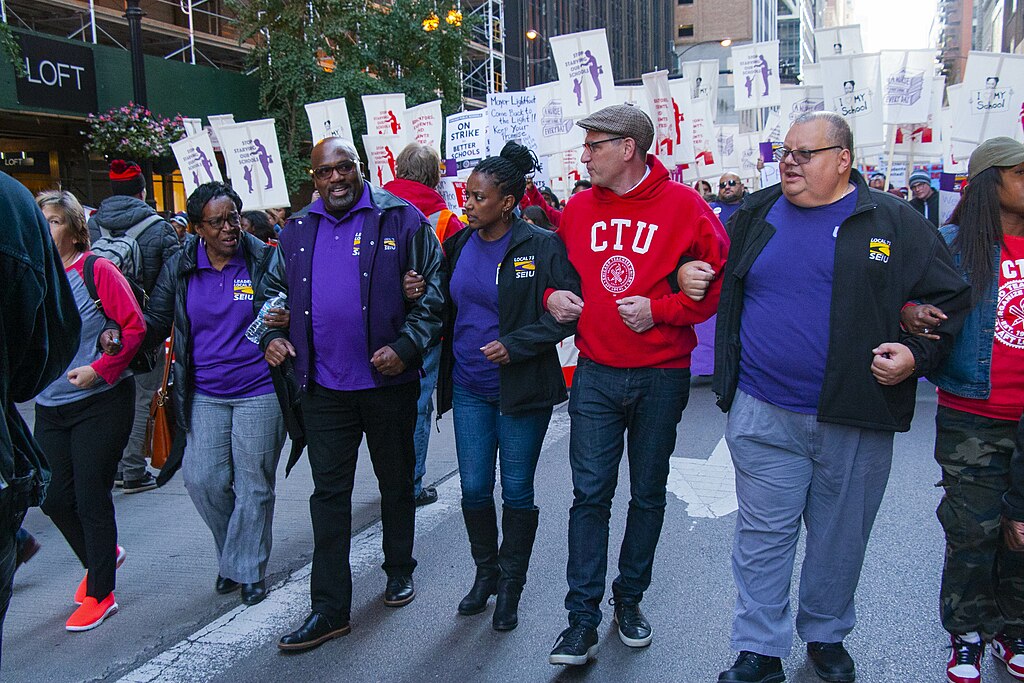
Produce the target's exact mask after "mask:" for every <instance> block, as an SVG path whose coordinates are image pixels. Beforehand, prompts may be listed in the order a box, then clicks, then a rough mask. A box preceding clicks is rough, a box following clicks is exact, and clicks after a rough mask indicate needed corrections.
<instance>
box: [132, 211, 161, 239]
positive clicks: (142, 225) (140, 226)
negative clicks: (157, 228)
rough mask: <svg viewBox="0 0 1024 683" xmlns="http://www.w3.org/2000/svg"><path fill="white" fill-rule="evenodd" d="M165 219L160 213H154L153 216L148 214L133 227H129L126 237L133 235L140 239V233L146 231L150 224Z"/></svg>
mask: <svg viewBox="0 0 1024 683" xmlns="http://www.w3.org/2000/svg"><path fill="white" fill-rule="evenodd" d="M163 220H164V219H163V217H162V216H161V215H160V214H158V213H154V214H153V215H152V216H147V217H146V218H143V219H142V220H141V221H139V222H138V223H136V224H135V225H133V226H132V227H130V228H128V230H127V231H125V233H124V234H125V236H126V237H131V238H132V239H134V240H137V239H139V235H141V234H142V233H144V232H146V230H147V229H148V228H149V227H150V226H153V225H156V224H157V223H160V222H161V221H163Z"/></svg>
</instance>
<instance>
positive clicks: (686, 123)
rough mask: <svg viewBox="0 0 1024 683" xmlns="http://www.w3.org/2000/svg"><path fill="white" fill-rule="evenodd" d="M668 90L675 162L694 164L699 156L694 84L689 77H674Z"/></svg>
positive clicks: (669, 83)
mask: <svg viewBox="0 0 1024 683" xmlns="http://www.w3.org/2000/svg"><path fill="white" fill-rule="evenodd" d="M668 91H669V94H671V95H672V127H671V132H670V134H671V135H672V136H673V141H672V150H673V152H674V154H675V159H674V162H675V164H691V165H692V164H693V162H694V161H695V160H696V158H697V152H696V150H694V148H693V119H694V115H693V106H692V104H693V84H692V83H691V82H690V79H689V78H673V79H670V80H669V82H668ZM704 99H707V98H704ZM669 168H671V166H669ZM687 179H689V178H687ZM694 180H696V175H694Z"/></svg>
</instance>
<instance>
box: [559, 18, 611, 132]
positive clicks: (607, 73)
mask: <svg viewBox="0 0 1024 683" xmlns="http://www.w3.org/2000/svg"><path fill="white" fill-rule="evenodd" d="M549 42H550V43H551V55H552V59H554V61H555V66H556V68H557V69H558V80H559V83H560V84H561V86H560V87H561V91H560V94H561V98H562V106H563V108H564V110H565V113H566V115H567V116H569V117H570V118H573V119H577V118H582V117H584V116H587V115H589V114H592V113H593V112H595V111H597V110H599V109H603V108H604V107H606V106H608V105H609V104H615V77H614V76H613V74H612V60H611V57H610V56H609V52H608V37H607V35H606V34H605V30H604V29H603V28H602V29H597V30H594V31H581V32H579V33H570V34H567V35H564V36H552V37H551V39H550V41H549Z"/></svg>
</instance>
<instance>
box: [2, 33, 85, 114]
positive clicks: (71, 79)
mask: <svg viewBox="0 0 1024 683" xmlns="http://www.w3.org/2000/svg"><path fill="white" fill-rule="evenodd" d="M17 39H18V44H19V45H20V46H21V56H22V62H23V65H24V67H25V75H24V76H23V77H21V78H18V80H17V92H18V102H19V103H20V104H23V105H29V106H36V107H46V108H47V109H62V110H66V111H73V112H78V113H82V114H88V113H90V112H94V111H96V108H97V107H96V66H95V63H94V61H93V52H92V50H90V49H89V48H88V47H85V46H82V45H74V44H70V43H65V42H61V41H59V40H49V39H47V38H41V37H39V36H36V35H32V34H29V33H18V34H17Z"/></svg>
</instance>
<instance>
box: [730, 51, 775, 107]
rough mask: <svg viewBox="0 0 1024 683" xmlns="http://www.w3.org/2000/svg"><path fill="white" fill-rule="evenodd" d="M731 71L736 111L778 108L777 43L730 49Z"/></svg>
mask: <svg viewBox="0 0 1024 683" xmlns="http://www.w3.org/2000/svg"><path fill="white" fill-rule="evenodd" d="M732 69H733V84H734V88H733V90H734V92H735V95H736V105H735V109H736V111H744V110H746V109H760V108H762V107H777V106H779V103H780V96H781V95H780V89H781V86H782V83H781V82H780V81H779V41H777V40H769V41H767V42H764V43H752V44H749V45H737V46H733V48H732Z"/></svg>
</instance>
